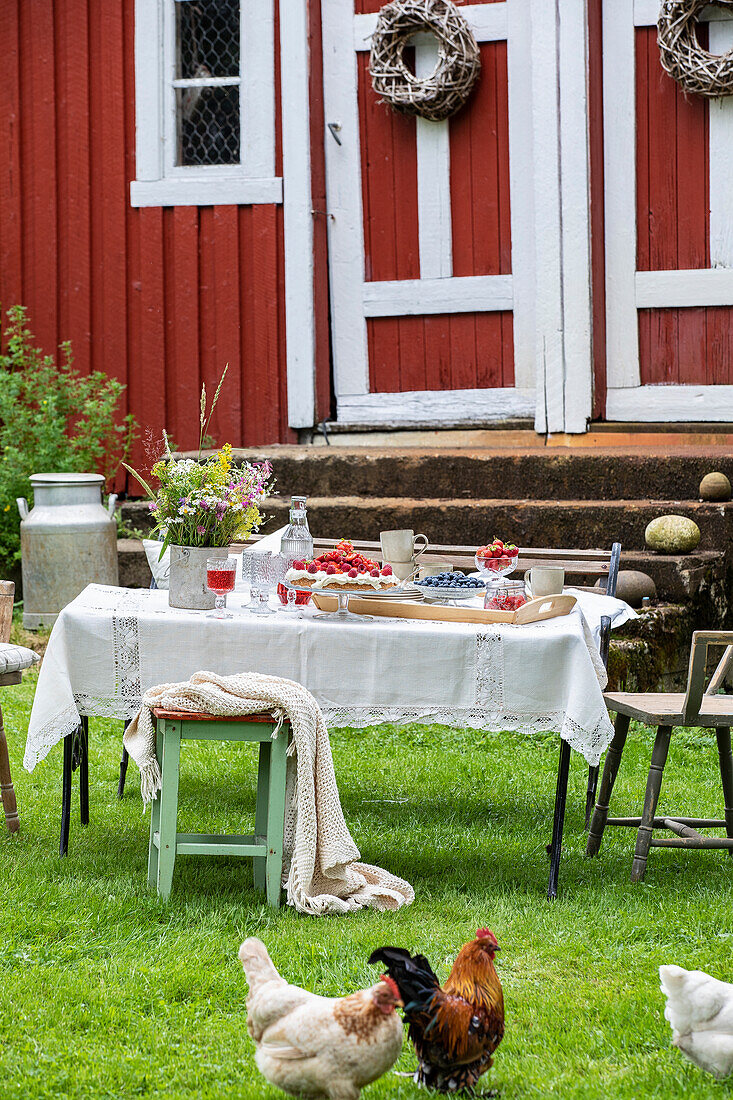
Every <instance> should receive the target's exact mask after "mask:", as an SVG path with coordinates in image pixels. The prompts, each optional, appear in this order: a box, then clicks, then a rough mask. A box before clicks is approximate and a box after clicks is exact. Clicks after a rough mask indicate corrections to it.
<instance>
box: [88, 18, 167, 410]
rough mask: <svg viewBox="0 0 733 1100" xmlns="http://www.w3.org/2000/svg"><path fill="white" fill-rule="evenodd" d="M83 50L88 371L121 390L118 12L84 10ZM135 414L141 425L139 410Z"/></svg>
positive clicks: (122, 177) (123, 296)
mask: <svg viewBox="0 0 733 1100" xmlns="http://www.w3.org/2000/svg"><path fill="white" fill-rule="evenodd" d="M89 49H90V83H89V102H90V118H89V130H90V135H91V137H90V144H91V158H92V161H91V180H90V201H91V265H92V325H93V328H92V365H93V367H94V368H95V369H97V370H103V371H104V372H105V373H106V374H109V375H112V376H113V377H115V378H117V379H119V381H120V382H123V383H125V384H127V383H128V381H129V378H128V362H129V360H128V348H127V278H126V276H127V272H126V266H125V260H124V257H125V255H126V252H127V247H128V241H127V237H126V232H125V228H126V216H127V178H128V177H127V171H126V163H125V107H126V103H127V98H126V80H125V61H126V42H125V33H124V20H123V10H122V7H121V6H120V7H111V8H110V9H109V10H108V9H106V8H105V9H104V11H103V10H102V9H101V8H100V6H99V5H97V4H90V5H89ZM130 102H132V100H130ZM161 362H162V361H161ZM153 373H154V374H155V367H153ZM135 412H136V414H137V416H138V419H139V421H140V423H141V424H143V425H144V424H146V423H147V417H146V416H145V412H144V407H143V406H142V404H141V405H138V406H137V408H136V409H135Z"/></svg>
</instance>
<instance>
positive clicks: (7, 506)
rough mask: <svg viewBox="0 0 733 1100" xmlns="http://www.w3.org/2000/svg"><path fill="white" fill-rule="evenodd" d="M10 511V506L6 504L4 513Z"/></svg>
mask: <svg viewBox="0 0 733 1100" xmlns="http://www.w3.org/2000/svg"><path fill="white" fill-rule="evenodd" d="M9 511H10V505H9V504H6V505H5V507H4V508H3V512H9Z"/></svg>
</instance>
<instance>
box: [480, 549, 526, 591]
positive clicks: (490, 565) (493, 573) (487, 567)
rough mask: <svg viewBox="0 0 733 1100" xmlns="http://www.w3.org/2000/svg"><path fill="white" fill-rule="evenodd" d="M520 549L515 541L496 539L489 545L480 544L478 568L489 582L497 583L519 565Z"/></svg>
mask: <svg viewBox="0 0 733 1100" xmlns="http://www.w3.org/2000/svg"><path fill="white" fill-rule="evenodd" d="M518 557H519V550H518V549H517V547H516V546H515V545H514V543H513V542H506V543H505V542H502V541H501V539H494V541H493V542H491V543H489V544H488V545H487V546H479V548H478V550H477V551H476V558H475V561H476V568H477V569H478V571H479V573H480V574H481V576H482V577H485V578H486V580H487V583H488V584H495V583H496V582H497V581H498V580H500V579H501V577H506V576H507V575H508V574H509V573H512V572H513V571H514V570H515V569H516V567H517V558H518Z"/></svg>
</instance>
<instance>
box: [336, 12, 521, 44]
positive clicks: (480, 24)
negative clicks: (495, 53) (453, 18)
mask: <svg viewBox="0 0 733 1100" xmlns="http://www.w3.org/2000/svg"><path fill="white" fill-rule="evenodd" d="M381 6H382V5H381V4H380V5H378V6H377V7H372V8H370V9H369V10H368V11H364V12H359V14H357V15H356V16H355V18H354V49H355V50H368V49H369V40H370V38H371V36H372V34H373V33H374V30H375V28H376V25H377V11H378V10H379V7H381ZM460 7H461V14H462V15H464V16H465V18H466V21H467V22H468V25H469V26H470V27H471V30H472V31H473V33H474V36H475V38H476V41H477V42H493V41H496V40H500V39H504V38H506V37H507V23H508V16H507V7H508V5H507V4H506V3H504V2H501V0H489V3H484V4H461V5H460Z"/></svg>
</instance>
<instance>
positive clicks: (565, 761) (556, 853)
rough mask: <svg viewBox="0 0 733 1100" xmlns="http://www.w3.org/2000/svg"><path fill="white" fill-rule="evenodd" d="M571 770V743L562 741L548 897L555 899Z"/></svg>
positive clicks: (551, 899)
mask: <svg viewBox="0 0 733 1100" xmlns="http://www.w3.org/2000/svg"><path fill="white" fill-rule="evenodd" d="M569 771H570V745H569V744H568V743H567V741H564V740H562V741H560V763H559V764H558V769H557V790H556V792H555V817H554V820H553V823H552V844H551V845H550V881H549V883H548V886H547V897H548V898H549V900H550V901H554V900H555V898H556V897H557V880H558V876H559V874H560V856H561V855H562V831H563V825H564V823H565V803H566V801H567V795H568V773H569Z"/></svg>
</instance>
